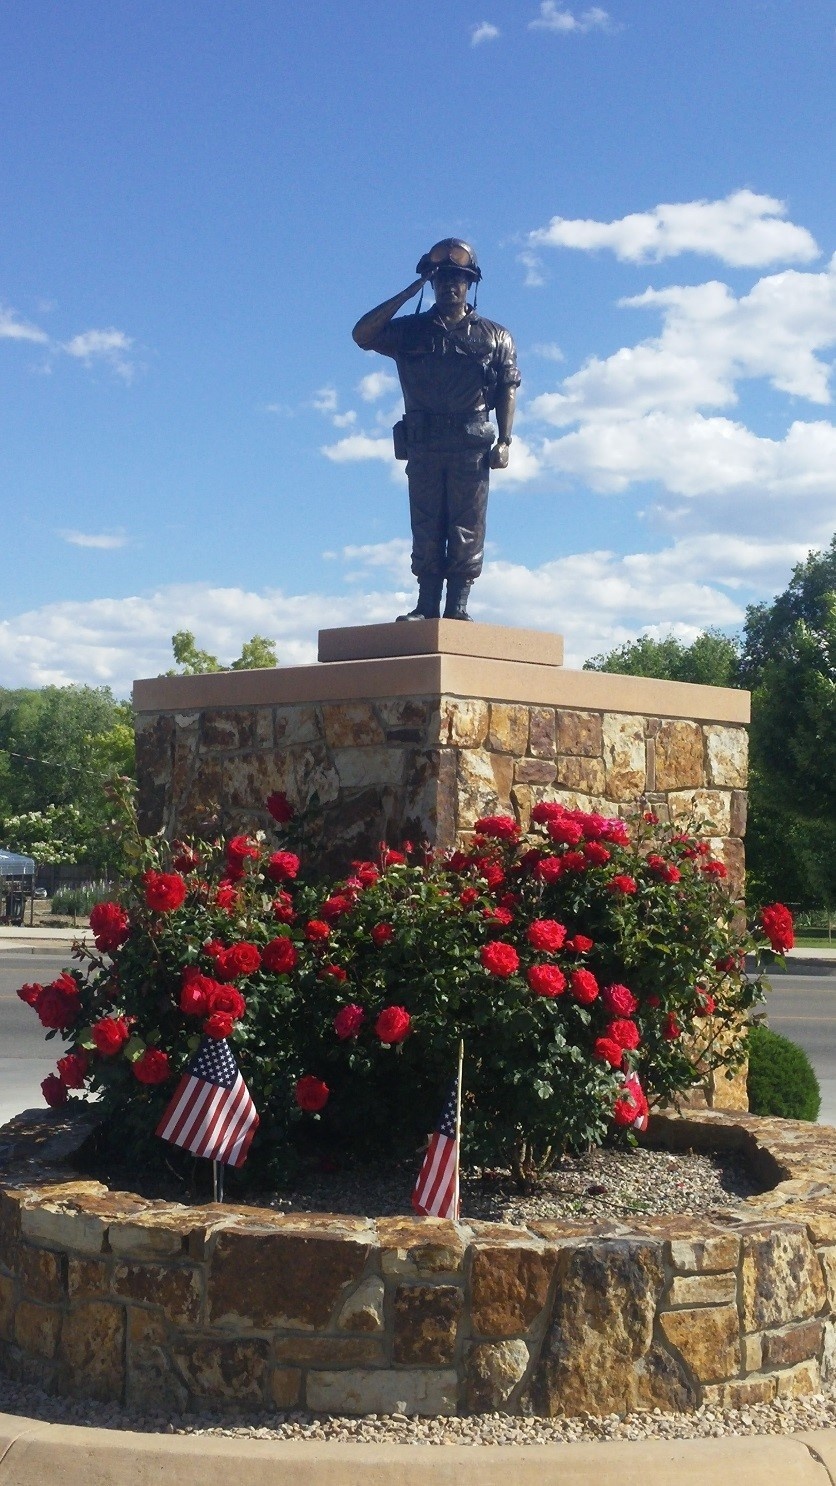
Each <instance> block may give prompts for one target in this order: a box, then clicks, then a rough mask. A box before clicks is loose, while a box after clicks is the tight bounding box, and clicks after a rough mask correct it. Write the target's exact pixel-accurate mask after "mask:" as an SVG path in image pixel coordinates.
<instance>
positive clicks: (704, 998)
mask: <svg viewBox="0 0 836 1486" xmlns="http://www.w3.org/2000/svg"><path fill="white" fill-rule="evenodd" d="M716 1010H717V1002H716V1000H715V999H714V997H713V996H712V994H711V992H710V991H702V992H699V993H698V994H697V1004H696V1006H695V1007H694V1014H695V1015H696V1016H713V1015H714V1013H715V1011H716Z"/></svg>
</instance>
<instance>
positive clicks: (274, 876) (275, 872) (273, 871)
mask: <svg viewBox="0 0 836 1486" xmlns="http://www.w3.org/2000/svg"><path fill="white" fill-rule="evenodd" d="M301 865H302V863H301V862H300V860H299V858H298V856H297V855H296V853H295V851H274V852H273V855H272V856H271V857H270V858H269V859H268V861H267V866H266V867H265V869H264V870H265V872H266V873H267V876H268V877H269V878H270V881H271V882H292V881H293V878H294V877H296V876H297V875H298V872H299V868H300V867H301Z"/></svg>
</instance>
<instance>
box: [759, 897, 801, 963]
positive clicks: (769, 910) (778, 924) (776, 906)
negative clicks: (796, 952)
mask: <svg viewBox="0 0 836 1486" xmlns="http://www.w3.org/2000/svg"><path fill="white" fill-rule="evenodd" d="M761 924H762V925H763V932H764V934H765V935H766V937H767V939H768V940H769V943H770V945H771V946H772V950H773V952H774V953H775V954H776V955H782V954H783V953H784V951H785V950H788V949H792V947H793V945H794V944H795V933H794V929H795V925H794V923H793V917H792V914H791V913H790V910H789V909H788V908H786V907H785V906H784V904H783V903H770V904H769V905H768V907H766V908H763V909H761Z"/></svg>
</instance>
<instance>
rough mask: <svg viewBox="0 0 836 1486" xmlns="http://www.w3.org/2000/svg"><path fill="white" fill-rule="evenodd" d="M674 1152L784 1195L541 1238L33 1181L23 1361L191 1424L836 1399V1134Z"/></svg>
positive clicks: (19, 1218) (682, 1125)
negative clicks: (833, 1390)
mask: <svg viewBox="0 0 836 1486" xmlns="http://www.w3.org/2000/svg"><path fill="white" fill-rule="evenodd" d="M652 1136H653V1142H654V1144H657V1143H661V1144H665V1145H669V1146H677V1147H681V1148H682V1147H684V1148H688V1147H695V1148H700V1149H717V1148H719V1147H725V1148H737V1149H739V1150H742V1151H744V1152H745V1153H746V1154H747V1155H748V1157H749V1158H750V1159H751V1160H752V1161H753V1162H754V1163H756V1165H757V1167H758V1169H759V1170H760V1173H761V1175H762V1176H763V1177H764V1180H765V1181H767V1182H772V1183H775V1184H776V1185H774V1186H773V1187H772V1189H771V1190H769V1191H767V1192H764V1193H763V1194H761V1195H759V1196H756V1197H753V1198H751V1199H749V1200H748V1201H746V1202H742V1203H738V1204H735V1205H734V1206H730V1207H729V1208H727V1209H723V1210H722V1211H720V1212H717V1213H715V1214H712V1215H711V1217H710V1218H698V1219H696V1218H695V1219H690V1218H683V1217H679V1218H665V1219H642V1220H640V1221H637V1223H636V1224H635V1225H634V1226H631V1227H628V1226H626V1225H624V1224H620V1223H615V1222H613V1223H609V1224H606V1225H603V1226H601V1225H598V1226H595V1227H591V1226H586V1225H582V1224H572V1223H558V1222H538V1223H535V1224H532V1226H531V1227H530V1228H528V1229H520V1228H512V1227H505V1226H502V1225H500V1224H491V1223H479V1222H469V1223H460V1224H453V1223H448V1222H443V1221H440V1220H435V1219H428V1218H425V1219H412V1218H387V1219H379V1220H377V1221H374V1220H372V1219H366V1218H350V1217H328V1216H321V1215H314V1216H308V1217H306V1216H299V1215H277V1214H273V1213H271V1212H269V1211H265V1210H262V1209H257V1208H243V1207H231V1206H230V1207H217V1206H209V1207H204V1208H187V1207H183V1206H179V1205H176V1204H172V1203H164V1202H151V1201H146V1200H144V1199H142V1198H139V1197H136V1196H133V1195H131V1194H126V1193H110V1192H109V1191H108V1190H107V1189H106V1188H105V1187H103V1186H101V1185H100V1184H99V1183H96V1182H89V1181H67V1180H63V1181H55V1180H54V1179H53V1180H50V1179H49V1173H48V1172H47V1171H45V1170H44V1169H43V1168H41V1170H40V1172H38V1171H37V1169H35V1170H33V1169H32V1167H31V1165H30V1168H29V1169H28V1170H22V1169H21V1168H20V1165H19V1164H18V1165H17V1167H15V1166H14V1165H13V1166H12V1168H11V1170H10V1173H9V1176H8V1177H7V1178H5V1179H4V1184H3V1185H2V1186H0V1366H2V1368H3V1369H4V1370H5V1371H7V1372H8V1373H10V1374H12V1375H13V1376H16V1377H23V1378H27V1379H31V1380H33V1381H37V1382H38V1383H40V1384H41V1385H43V1386H46V1387H47V1388H49V1389H51V1390H54V1391H58V1392H61V1393H65V1394H72V1395H75V1396H80V1397H92V1398H100V1399H121V1400H124V1401H125V1402H126V1403H127V1404H128V1405H133V1406H137V1407H139V1408H149V1407H163V1408H165V1409H170V1408H176V1409H181V1410H182V1409H190V1408H194V1409H201V1410H204V1409H213V1408H214V1409H220V1408H228V1407H229V1406H239V1407H244V1406H246V1407H249V1408H252V1407H267V1408H277V1409H287V1408H293V1407H295V1406H299V1407H307V1408H309V1409H313V1410H319V1411H327V1412H329V1413H332V1412H333V1413H341V1412H346V1413H355V1414H362V1413H376V1412H389V1411H400V1412H408V1413H425V1414H452V1413H457V1412H458V1413H467V1412H480V1411H488V1410H495V1409H500V1410H505V1411H508V1412H512V1413H514V1412H517V1413H519V1412H534V1413H539V1414H558V1413H560V1414H572V1413H578V1412H581V1411H583V1410H587V1411H589V1412H592V1413H600V1414H603V1413H609V1412H611V1411H618V1412H626V1411H627V1410H630V1409H635V1408H640V1409H641V1408H655V1407H657V1406H658V1407H660V1408H662V1409H692V1408H695V1407H697V1406H698V1405H699V1404H700V1403H701V1402H703V1401H709V1402H712V1403H717V1404H720V1405H733V1406H743V1405H745V1404H747V1403H753V1402H756V1401H757V1402H759V1401H764V1400H768V1399H770V1398H773V1397H774V1396H775V1395H776V1394H777V1395H785V1396H790V1395H794V1394H799V1393H806V1392H814V1391H816V1390H817V1389H818V1387H819V1384H820V1381H821V1380H822V1379H827V1377H829V1376H830V1374H831V1373H832V1371H833V1370H834V1367H836V1360H835V1359H836V1324H834V1323H835V1322H836V1315H835V1314H834V1313H836V1130H829V1129H827V1128H824V1129H823V1128H820V1127H816V1126H808V1125H802V1124H797V1123H795V1122H790V1121H781V1120H759V1119H757V1118H756V1117H753V1116H746V1115H741V1116H736V1115H735V1116H733V1117H732V1116H728V1115H726V1116H724V1115H721V1114H717V1113H715V1112H706V1113H700V1114H695V1115H692V1116H689V1117H688V1118H687V1119H661V1118H659V1119H656V1121H655V1122H654V1128H653V1130H652ZM0 1155H2V1152H0Z"/></svg>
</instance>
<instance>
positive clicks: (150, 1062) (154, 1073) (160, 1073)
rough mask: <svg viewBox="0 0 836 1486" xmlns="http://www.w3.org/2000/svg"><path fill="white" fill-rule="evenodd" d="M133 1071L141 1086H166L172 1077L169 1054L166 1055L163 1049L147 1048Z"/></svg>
mask: <svg viewBox="0 0 836 1486" xmlns="http://www.w3.org/2000/svg"><path fill="white" fill-rule="evenodd" d="M133 1070H134V1078H138V1079H139V1082H140V1083H141V1084H164V1083H165V1081H166V1079H167V1078H169V1077H170V1076H171V1065H170V1063H169V1061H168V1053H164V1052H163V1050H162V1048H161V1047H147V1048H146V1049H145V1052H144V1053H143V1054H142V1056H141V1057H140V1058H137V1060H136V1062H135V1063H134V1065H133Z"/></svg>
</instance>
